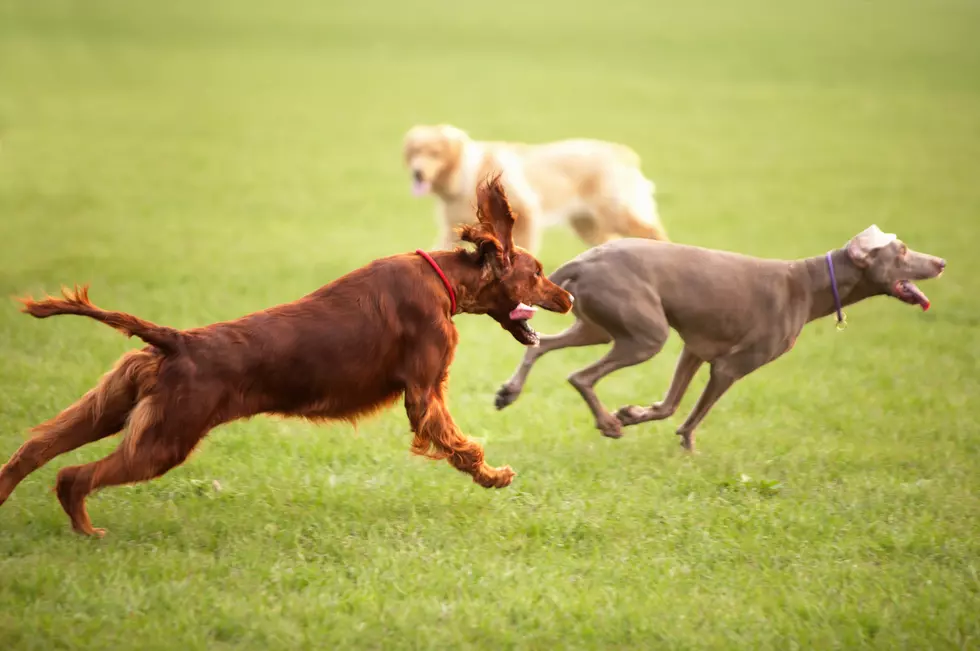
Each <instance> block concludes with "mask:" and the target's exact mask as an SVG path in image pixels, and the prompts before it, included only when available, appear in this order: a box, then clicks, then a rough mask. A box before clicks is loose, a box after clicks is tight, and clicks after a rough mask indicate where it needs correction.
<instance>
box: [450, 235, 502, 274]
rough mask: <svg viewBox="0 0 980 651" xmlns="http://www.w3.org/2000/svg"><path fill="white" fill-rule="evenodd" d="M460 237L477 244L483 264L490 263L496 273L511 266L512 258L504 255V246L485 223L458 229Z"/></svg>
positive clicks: (478, 254) (477, 251) (477, 254)
mask: <svg viewBox="0 0 980 651" xmlns="http://www.w3.org/2000/svg"><path fill="white" fill-rule="evenodd" d="M456 233H457V235H458V236H459V239H460V240H462V241H464V242H469V243H471V244H473V245H475V246H476V256H477V259H479V261H480V264H481V265H488V266H489V267H490V268H492V269H493V271H494V273H495V274H496V275H498V276H499V275H500V274H501V273H502V272H503V270H504V269H505V268H506V267H507V266H509V264H510V260H509V258H507V257H506V256H505V255H504V247H503V245H502V244H501V243H500V240H498V239H497V236H496V235H495V234H494V232H493V231H492V230H491V229H490V228H489V227H488V226H487V225H486V224H483V223H476V224H466V225H465V226H461V227H460V228H458V229H457V231H456Z"/></svg>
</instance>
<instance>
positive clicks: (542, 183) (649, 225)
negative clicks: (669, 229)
mask: <svg viewBox="0 0 980 651" xmlns="http://www.w3.org/2000/svg"><path fill="white" fill-rule="evenodd" d="M403 154H404V158H405V164H406V165H407V166H408V168H409V170H410V171H411V173H412V181H413V192H414V193H415V194H416V195H417V196H422V195H426V194H429V193H432V194H435V195H436V197H438V200H439V205H438V211H437V216H436V221H437V224H438V226H439V229H440V233H439V238H438V240H437V241H436V245H435V246H436V248H439V249H449V248H452V247H453V246H455V244H456V237H455V234H454V228H455V227H456V226H457V225H458V224H467V223H473V222H475V221H476V210H475V202H476V186H477V183H479V182H480V181H481V180H483V179H486V178H487V177H488V176H490V175H492V174H496V173H502V176H501V180H502V181H503V183H504V186H505V188H506V191H507V196H508V198H509V199H510V203H511V204H512V206H513V207H514V209H515V211H516V213H517V214H518V215H519V217H518V219H517V223H516V224H515V225H514V241H515V243H516V244H517V245H518V246H521V247H522V248H524V249H527V250H528V251H530V252H532V253H537V251H538V249H539V248H540V244H541V234H542V231H543V230H544V229H546V228H548V227H550V226H553V225H556V224H559V223H568V224H570V225H571V226H572V228H574V229H575V231H576V232H577V233H578V235H579V237H581V238H582V239H583V240H584V241H585V242H586V243H587V244H588V245H590V246H595V245H597V244H602V243H603V242H606V241H609V240H611V239H616V238H619V237H645V238H651V239H656V240H667V234H666V232H665V231H664V228H663V226H662V225H661V223H660V218H659V216H658V215H657V204H656V201H655V200H654V197H653V194H654V190H655V188H654V184H653V182H651V181H650V180H648V179H647V178H646V177H644V176H643V172H641V171H640V157H639V156H638V155H637V154H636V152H634V151H633V150H632V149H630V148H629V147H626V146H625V145H620V144H617V143H611V142H604V141H601V140H586V139H575V140H560V141H557V142H551V143H545V144H524V143H515V142H486V141H477V140H472V139H471V138H470V137H469V136H468V135H467V134H466V133H465V132H464V131H462V130H460V129H457V128H456V127H453V126H450V125H445V124H443V125H418V126H415V127H412V129H410V130H409V131H408V133H407V134H406V135H405V141H404V149H403Z"/></svg>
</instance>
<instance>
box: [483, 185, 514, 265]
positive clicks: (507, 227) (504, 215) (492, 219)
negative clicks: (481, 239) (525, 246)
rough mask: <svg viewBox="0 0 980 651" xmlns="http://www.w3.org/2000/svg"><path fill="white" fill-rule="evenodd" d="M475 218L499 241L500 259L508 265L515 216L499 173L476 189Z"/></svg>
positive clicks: (512, 244) (512, 242) (511, 254)
mask: <svg viewBox="0 0 980 651" xmlns="http://www.w3.org/2000/svg"><path fill="white" fill-rule="evenodd" d="M476 218H477V219H478V220H479V222H480V224H482V225H483V226H485V227H486V228H488V229H489V230H490V232H492V233H493V234H494V235H495V236H496V238H497V241H498V242H500V246H501V255H502V257H503V259H502V260H501V262H502V264H504V266H509V265H510V262H511V257H512V256H513V254H514V222H515V221H516V218H515V216H514V212H513V211H512V210H511V209H510V202H508V201H507V193H506V192H505V191H504V184H503V183H501V181H500V174H499V173H498V174H496V175H495V176H492V177H490V178H489V179H487V180H486V181H484V182H483V183H481V184H480V187H479V188H477V190H476Z"/></svg>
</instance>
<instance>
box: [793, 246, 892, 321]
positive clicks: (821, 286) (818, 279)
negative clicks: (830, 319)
mask: <svg viewBox="0 0 980 651" xmlns="http://www.w3.org/2000/svg"><path fill="white" fill-rule="evenodd" d="M830 259H831V261H832V262H833V265H834V279H835V280H836V281H837V295H838V296H840V303H841V306H842V307H844V306H847V305H852V304H854V303H857V302H858V301H862V300H864V299H866V298H869V297H871V296H874V295H876V294H878V293H879V292H878V291H876V290H875V288H874V287H873V286H872V285H871V284H870V283H868V282H867V281H866V280H865V278H864V274H863V273H862V272H861V270H860V269H859V268H858V266H857V265H856V264H854V261H853V260H851V256H850V255H848V253H847V250H846V249H837V250H836V251H832V252H831V254H830ZM798 264H800V268H801V269H802V270H803V279H802V280H803V286H804V287H805V288H806V291H807V295H808V298H809V302H810V310H809V313H808V315H807V323H809V322H810V321H813V320H815V319H820V318H822V317H825V316H827V315H829V314H833V313H834V312H836V311H837V303H836V301H835V300H834V290H833V281H832V280H831V277H830V267H829V266H828V264H827V256H826V255H820V256H816V257H813V258H806V259H805V260H801V261H800V263H798Z"/></svg>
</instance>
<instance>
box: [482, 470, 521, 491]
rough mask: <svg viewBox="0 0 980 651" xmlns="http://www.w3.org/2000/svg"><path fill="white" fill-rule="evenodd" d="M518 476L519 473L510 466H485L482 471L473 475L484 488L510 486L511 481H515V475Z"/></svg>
mask: <svg viewBox="0 0 980 651" xmlns="http://www.w3.org/2000/svg"><path fill="white" fill-rule="evenodd" d="M516 476H517V473H516V472H514V471H513V470H512V469H511V467H510V466H502V467H500V468H490V467H489V466H484V469H483V471H482V472H479V473H477V474H475V475H473V481H475V482H476V483H478V484H479V485H480V486H483V487H484V488H504V487H505V486H510V483H511V482H512V481H514V477H516Z"/></svg>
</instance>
